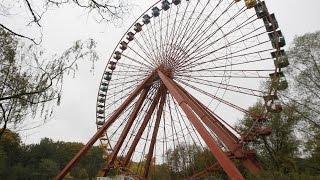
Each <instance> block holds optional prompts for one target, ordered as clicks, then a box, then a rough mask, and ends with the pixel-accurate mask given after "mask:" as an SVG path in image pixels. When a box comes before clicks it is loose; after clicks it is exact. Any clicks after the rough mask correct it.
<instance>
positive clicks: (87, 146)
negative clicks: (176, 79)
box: [54, 73, 154, 180]
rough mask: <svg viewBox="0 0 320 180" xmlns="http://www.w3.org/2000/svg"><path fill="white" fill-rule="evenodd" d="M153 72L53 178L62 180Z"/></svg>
mask: <svg viewBox="0 0 320 180" xmlns="http://www.w3.org/2000/svg"><path fill="white" fill-rule="evenodd" d="M153 76H154V74H153V73H152V74H150V75H149V76H147V77H146V78H145V79H144V80H143V81H142V82H141V84H140V85H139V86H138V87H137V88H136V89H135V90H134V91H133V92H132V93H131V94H130V96H129V97H128V98H127V99H126V100H125V101H124V102H123V103H122V105H121V106H120V107H119V108H118V109H117V110H116V111H115V112H114V113H113V114H112V116H111V117H110V118H109V119H108V120H107V121H106V122H105V123H104V125H103V126H102V127H101V128H100V129H99V130H98V131H97V132H96V133H95V134H94V135H93V137H92V138H91V139H90V140H89V141H88V142H87V144H86V145H85V146H83V147H82V148H81V150H80V151H79V152H78V153H77V154H76V155H75V156H74V157H73V158H72V159H71V161H70V162H69V163H68V164H67V165H66V166H65V167H64V168H63V170H62V171H61V172H60V173H59V174H58V175H57V176H56V177H55V178H54V179H55V180H62V178H63V177H64V176H65V175H66V174H67V173H68V172H69V171H70V169H71V167H72V166H73V165H74V164H75V163H76V162H77V161H78V160H79V159H80V158H81V157H82V156H83V155H84V154H85V153H86V152H87V151H88V150H89V149H90V148H91V147H92V145H93V144H94V143H95V142H96V141H97V140H98V139H99V138H100V137H101V135H102V134H103V132H105V130H106V129H107V128H108V127H109V126H110V125H111V124H113V123H114V121H115V120H116V119H117V118H118V116H119V115H120V114H121V113H122V111H123V110H124V109H125V108H126V107H127V106H128V105H129V104H130V103H131V102H132V101H133V100H134V98H135V97H136V96H137V95H138V94H139V93H140V92H141V91H142V90H143V89H144V88H146V87H147V84H148V83H149V81H150V80H151V79H152V77H153Z"/></svg>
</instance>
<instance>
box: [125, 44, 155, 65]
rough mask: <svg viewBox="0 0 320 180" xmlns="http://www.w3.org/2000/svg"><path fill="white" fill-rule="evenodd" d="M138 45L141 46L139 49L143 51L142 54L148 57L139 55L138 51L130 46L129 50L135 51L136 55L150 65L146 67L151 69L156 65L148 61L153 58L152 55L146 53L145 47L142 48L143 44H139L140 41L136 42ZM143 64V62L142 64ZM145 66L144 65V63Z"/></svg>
mask: <svg viewBox="0 0 320 180" xmlns="http://www.w3.org/2000/svg"><path fill="white" fill-rule="evenodd" d="M136 43H137V45H138V46H139V48H140V49H141V50H142V52H143V53H144V54H145V55H146V56H147V58H146V57H143V56H142V54H140V53H138V52H137V51H136V50H134V49H133V48H131V47H130V46H128V48H129V49H130V50H131V51H133V52H134V53H135V54H136V55H138V56H139V57H140V58H142V59H143V60H144V61H145V62H146V63H148V64H149V65H146V66H149V67H152V66H153V65H154V64H153V63H152V61H150V60H148V59H151V56H150V54H148V52H146V50H145V49H144V48H143V46H141V44H140V43H139V41H137V40H136ZM140 63H142V62H140ZM143 64H144V63H143Z"/></svg>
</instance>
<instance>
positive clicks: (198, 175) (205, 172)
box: [186, 163, 221, 180]
mask: <svg viewBox="0 0 320 180" xmlns="http://www.w3.org/2000/svg"><path fill="white" fill-rule="evenodd" d="M220 167H221V166H220V164H219V163H216V164H214V165H212V166H210V167H208V168H206V169H204V170H202V171H200V172H197V173H196V174H194V175H192V176H191V177H188V178H187V179H186V180H189V179H197V178H201V177H203V176H205V175H208V174H210V173H212V172H214V171H216V170H218V169H220Z"/></svg>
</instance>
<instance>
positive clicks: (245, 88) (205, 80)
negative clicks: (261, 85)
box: [179, 76, 266, 94]
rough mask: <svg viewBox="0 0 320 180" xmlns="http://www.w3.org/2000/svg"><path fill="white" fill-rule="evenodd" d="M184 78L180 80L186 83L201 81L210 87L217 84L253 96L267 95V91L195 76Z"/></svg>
mask: <svg viewBox="0 0 320 180" xmlns="http://www.w3.org/2000/svg"><path fill="white" fill-rule="evenodd" d="M183 77H185V78H183ZM183 77H180V78H179V79H182V80H185V81H189V80H190V79H193V81H194V82H197V81H199V82H205V83H209V84H210V85H212V84H217V85H221V86H228V87H232V88H235V89H237V90H239V91H247V92H251V93H253V94H255V93H259V94H265V93H266V92H265V91H261V90H256V89H251V88H247V87H242V86H239V85H232V84H227V83H222V82H217V81H212V80H208V79H201V78H196V77H193V76H189V77H188V76H183ZM218 87H220V86H218Z"/></svg>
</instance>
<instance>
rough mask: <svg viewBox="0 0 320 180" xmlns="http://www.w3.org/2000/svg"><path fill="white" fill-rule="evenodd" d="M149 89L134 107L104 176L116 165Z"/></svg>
mask: <svg viewBox="0 0 320 180" xmlns="http://www.w3.org/2000/svg"><path fill="white" fill-rule="evenodd" d="M149 89H150V88H149V87H148V88H145V89H144V90H143V91H142V93H141V95H140V97H139V99H138V101H137V103H136V105H135V107H134V109H133V111H132V113H131V115H130V117H129V119H128V121H127V124H126V125H125V127H124V129H123V131H122V133H121V135H120V137H119V140H118V141H117V143H116V145H115V146H114V148H113V151H112V153H111V155H110V158H109V159H108V162H107V164H106V166H105V168H104V171H105V172H104V174H107V172H108V171H109V169H110V167H111V166H112V164H113V163H114V160H115V159H116V158H117V155H118V152H119V150H120V148H121V146H122V144H123V142H124V140H125V138H126V136H127V134H128V132H129V130H130V128H131V126H132V124H133V122H134V120H135V119H136V117H137V115H138V112H139V110H140V108H141V106H142V104H143V102H144V100H145V99H146V96H147V94H148V92H149Z"/></svg>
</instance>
